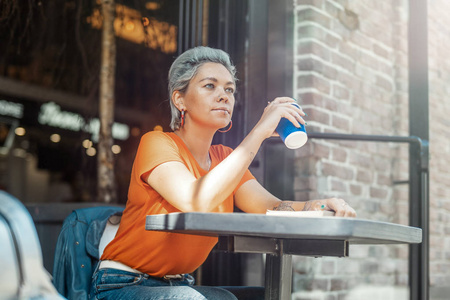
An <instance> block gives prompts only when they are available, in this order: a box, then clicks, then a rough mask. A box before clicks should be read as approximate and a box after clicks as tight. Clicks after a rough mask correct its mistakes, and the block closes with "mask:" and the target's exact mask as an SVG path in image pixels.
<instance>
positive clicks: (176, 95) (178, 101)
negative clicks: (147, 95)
mask: <svg viewBox="0 0 450 300" xmlns="http://www.w3.org/2000/svg"><path fill="white" fill-rule="evenodd" d="M172 102H173V104H174V105H175V107H176V108H178V110H179V111H182V110H183V109H184V110H186V107H185V106H184V97H183V94H182V93H181V92H180V91H174V92H173V93H172Z"/></svg>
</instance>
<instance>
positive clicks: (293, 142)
mask: <svg viewBox="0 0 450 300" xmlns="http://www.w3.org/2000/svg"><path fill="white" fill-rule="evenodd" d="M307 140H308V136H307V135H306V133H305V132H303V131H296V132H292V133H291V134H290V135H288V136H287V137H286V139H285V140H284V144H285V145H286V147H288V148H289V149H297V148H300V147H301V146H303V145H304V144H305V143H306V141H307Z"/></svg>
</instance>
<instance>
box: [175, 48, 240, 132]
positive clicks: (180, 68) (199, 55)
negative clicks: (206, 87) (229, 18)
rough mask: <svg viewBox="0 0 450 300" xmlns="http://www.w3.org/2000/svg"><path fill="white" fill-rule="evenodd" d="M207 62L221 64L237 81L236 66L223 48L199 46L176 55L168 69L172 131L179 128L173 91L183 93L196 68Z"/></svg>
mask: <svg viewBox="0 0 450 300" xmlns="http://www.w3.org/2000/svg"><path fill="white" fill-rule="evenodd" d="M208 62H212V63H218V64H221V65H223V66H224V67H225V68H226V69H227V70H228V71H229V72H230V74H231V76H232V77H233V81H234V82H236V81H237V78H236V67H235V66H234V65H233V64H232V63H231V60H230V56H229V55H228V53H226V52H225V51H223V50H220V49H213V48H209V47H204V46H200V47H195V48H192V49H189V50H187V51H186V52H184V53H182V54H181V55H180V56H178V57H177V59H175V61H174V62H173V63H172V66H171V67H170V70H169V103H170V111H171V114H172V120H171V122H170V128H171V129H172V130H173V131H175V130H178V129H180V125H181V112H180V111H179V110H178V109H177V108H176V106H175V105H174V104H173V102H172V94H173V92H175V91H179V92H181V93H185V92H186V91H187V88H188V86H189V83H190V81H191V79H192V78H193V77H194V76H195V75H196V74H197V72H198V69H199V68H200V67H201V66H202V65H203V64H205V63H208Z"/></svg>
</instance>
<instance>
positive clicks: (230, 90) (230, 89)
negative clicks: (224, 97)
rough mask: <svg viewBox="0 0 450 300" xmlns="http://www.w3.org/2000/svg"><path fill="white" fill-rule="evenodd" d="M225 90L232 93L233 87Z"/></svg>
mask: <svg viewBox="0 0 450 300" xmlns="http://www.w3.org/2000/svg"><path fill="white" fill-rule="evenodd" d="M226 91H227V92H228V93H232V94H234V89H233V88H227V89H226Z"/></svg>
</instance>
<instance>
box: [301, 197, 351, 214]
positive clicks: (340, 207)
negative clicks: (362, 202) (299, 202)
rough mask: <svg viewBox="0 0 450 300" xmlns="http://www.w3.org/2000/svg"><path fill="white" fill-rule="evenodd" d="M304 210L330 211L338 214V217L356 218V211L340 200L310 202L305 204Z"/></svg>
mask: <svg viewBox="0 0 450 300" xmlns="http://www.w3.org/2000/svg"><path fill="white" fill-rule="evenodd" d="M303 210H330V211H334V212H335V213H336V217H352V218H354V217H356V212H355V210H354V209H353V208H352V207H351V206H350V205H348V203H347V202H345V200H344V199H340V198H328V199H321V200H310V201H307V202H306V203H305V207H304V208H303Z"/></svg>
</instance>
